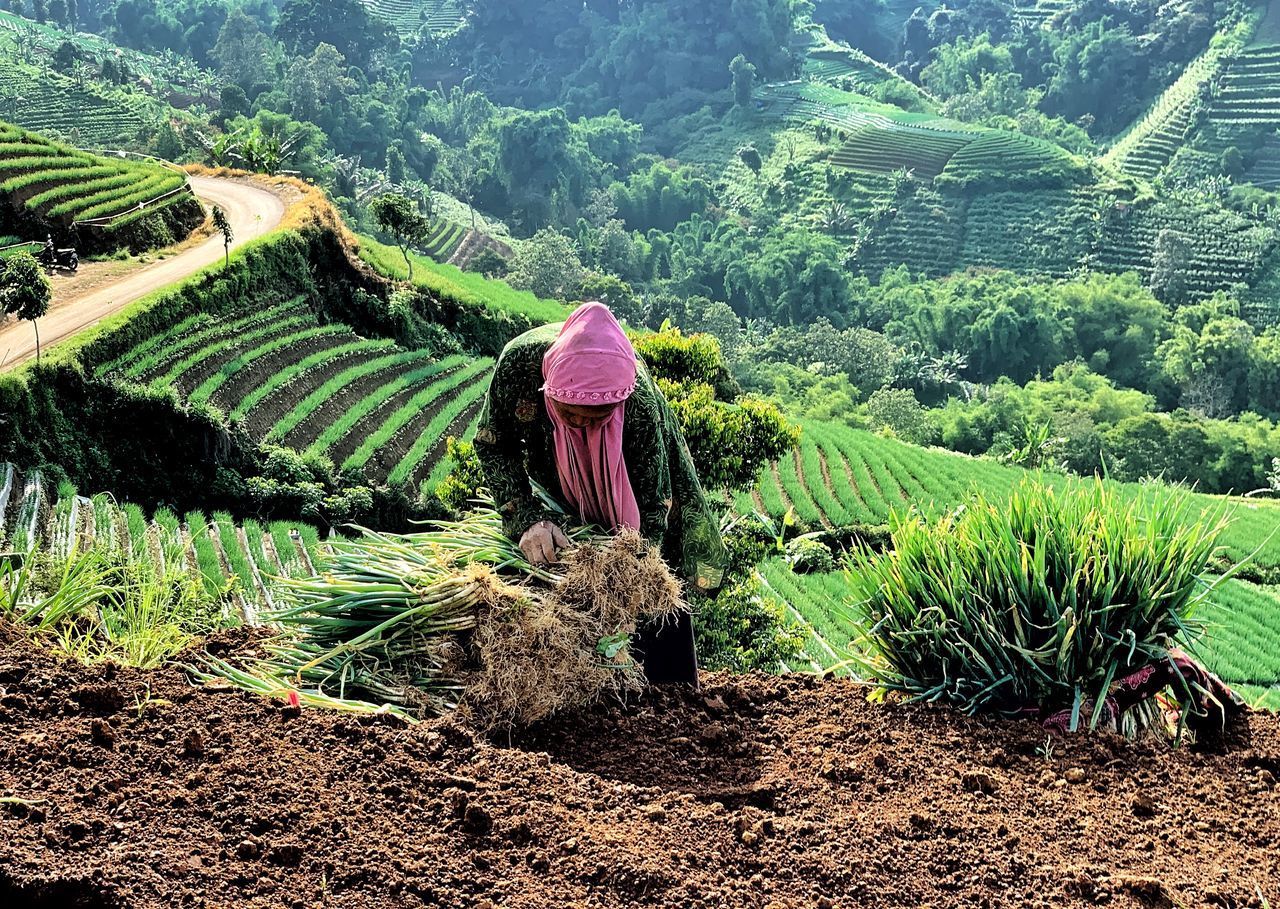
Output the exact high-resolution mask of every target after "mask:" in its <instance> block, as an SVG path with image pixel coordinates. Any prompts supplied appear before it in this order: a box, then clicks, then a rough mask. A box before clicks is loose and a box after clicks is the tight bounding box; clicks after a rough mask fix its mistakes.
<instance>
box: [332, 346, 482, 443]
mask: <svg viewBox="0 0 1280 909" xmlns="http://www.w3.org/2000/svg"><path fill="white" fill-rule="evenodd" d="M464 362H466V358H465V357H460V356H456V355H455V356H451V357H445V358H444V359H443V360H437V361H435V362H432V363H428V364H426V365H425V366H420V367H418V368H417V369H411V370H409V371H408V372H404V373H401V374H400V375H398V376H396V377H395V378H394V379H393V380H392V381H390V382H388V383H387V384H386V385H383V386H382V387H381V388H379V389H377V390H376V391H374V392H372V393H370V394H368V395H365V396H364V397H363V398H362V399H360V400H359V401H357V402H356V403H355V404H353V405H352V406H351V407H350V408H348V409H347V410H346V412H344V413H343V415H342V416H341V417H339V418H338V419H337V420H335V421H334V422H333V423H331V424H329V426H327V427H326V428H325V431H324V432H323V433H321V434H320V437H319V438H318V439H316V441H315V442H313V443H312V444H311V446H310V448H309V450H310V451H313V452H316V453H318V454H323V453H325V452H326V451H328V450H329V449H330V448H332V447H333V446H334V445H336V444H337V443H338V441H339V440H340V439H341V438H342V437H343V436H345V435H346V434H347V433H348V432H350V431H351V429H352V428H353V427H354V426H355V425H356V424H357V423H359V422H360V421H361V420H363V419H364V418H365V417H367V416H368V415H369V414H371V413H373V412H374V411H375V410H377V409H378V406H379V405H381V404H382V403H383V402H385V401H387V400H388V399H390V398H392V397H394V396H395V395H397V394H399V393H400V392H402V391H404V390H406V389H408V388H412V387H413V386H414V385H416V384H417V383H419V382H422V381H424V380H426V379H430V378H432V377H433V376H436V375H439V374H440V373H444V372H447V371H450V370H455V369H457V368H458V367H460V366H461V365H462V364H463V363H464Z"/></svg>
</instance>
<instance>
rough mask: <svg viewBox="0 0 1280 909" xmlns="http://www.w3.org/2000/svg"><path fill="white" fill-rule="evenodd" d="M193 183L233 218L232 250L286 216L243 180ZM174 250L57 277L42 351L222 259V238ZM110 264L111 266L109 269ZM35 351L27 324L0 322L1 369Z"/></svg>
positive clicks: (43, 325) (281, 206) (275, 199)
mask: <svg viewBox="0 0 1280 909" xmlns="http://www.w3.org/2000/svg"><path fill="white" fill-rule="evenodd" d="M190 180H191V187H192V189H194V190H195V193H196V195H197V196H198V197H199V198H200V200H201V201H202V202H204V204H205V205H206V207H209V206H213V205H217V206H219V207H220V208H221V209H222V210H223V211H225V212H226V213H227V218H228V219H229V220H230V221H231V226H232V232H233V234H234V235H235V241H234V242H233V243H232V244H231V247H232V249H234V248H235V247H237V246H239V245H240V244H242V243H244V242H246V241H248V240H252V239H253V238H254V237H259V236H261V235H262V234H264V233H267V232H268V231H270V230H273V229H275V228H276V227H277V226H278V225H279V224H280V221H281V220H282V219H283V218H284V213H285V202H284V200H283V199H281V198H280V196H278V195H276V194H275V193H273V192H271V191H270V190H269V189H267V188H265V187H263V186H258V185H254V184H251V183H249V182H247V181H245V180H234V179H227V178H225V177H197V176H192V177H191V178H190ZM177 250H178V251H177V252H175V253H173V254H172V255H170V256H168V257H167V258H164V259H160V260H158V261H155V262H153V263H151V264H149V265H138V264H137V263H133V264H132V266H133V267H130V266H129V265H128V264H126V265H124V266H123V269H121V268H120V267H119V264H118V263H102V264H101V267H99V263H86V264H85V265H84V266H82V267H81V269H80V271H79V272H78V273H77V274H76V275H75V276H72V277H66V278H55V279H54V294H53V303H52V305H51V306H50V307H49V313H48V315H46V316H45V317H44V318H43V319H41V320H40V321H39V323H38V324H39V327H40V346H41V350H44V351H47V350H48V349H49V348H51V347H52V346H53V345H54V344H57V343H58V342H59V341H64V340H66V339H67V338H69V337H71V336H72V335H74V334H76V333H77V332H79V331H81V330H83V329H85V328H88V327H89V326H91V325H96V324H97V323H99V322H101V321H102V320H103V319H105V318H106V317H107V316H110V315H113V314H114V313H116V312H119V311H120V310H121V309H123V308H124V307H125V306H127V305H128V304H130V303H132V302H133V301H134V300H137V299H139V298H141V297H145V296H146V295H147V294H149V293H152V292H153V291H156V290H159V289H160V288H162V287H165V286H167V285H169V284H173V283H175V282H177V281H181V280H182V279H183V278H185V277H187V276H188V275H191V274H194V273H195V272H197V271H199V270H200V269H202V268H204V267H205V266H206V265H210V264H212V263H214V262H217V261H218V260H219V259H221V258H222V255H223V249H222V236H221V235H214V236H211V237H209V238H208V239H206V240H199V239H196V240H194V241H193V240H188V241H187V242H186V243H184V244H182V245H180V246H179V247H177ZM113 266H114V267H113ZM35 355H36V338H35V332H34V331H33V330H32V328H31V325H29V324H28V323H26V322H16V321H15V322H11V323H8V324H5V325H0V370H5V369H11V368H13V367H14V366H16V365H18V364H19V363H22V362H25V361H26V360H29V359H31V358H33V357H34V356H35Z"/></svg>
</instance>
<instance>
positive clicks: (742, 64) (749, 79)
mask: <svg viewBox="0 0 1280 909" xmlns="http://www.w3.org/2000/svg"><path fill="white" fill-rule="evenodd" d="M729 72H730V73H732V74H733V103H734V104H736V105H738V107H740V108H742V109H743V110H749V109H750V108H751V91H752V89H754V88H755V85H756V68H755V67H754V66H752V65H751V64H750V63H749V62H747V58H746V57H745V56H744V55H743V54H738V56H736V57H734V58H733V59H732V60H731V61H730V62H729Z"/></svg>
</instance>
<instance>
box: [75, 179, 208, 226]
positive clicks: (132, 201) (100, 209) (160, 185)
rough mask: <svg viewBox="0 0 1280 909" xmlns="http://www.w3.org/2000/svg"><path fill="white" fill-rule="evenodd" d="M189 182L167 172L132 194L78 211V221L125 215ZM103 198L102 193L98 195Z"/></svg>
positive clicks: (146, 182)
mask: <svg viewBox="0 0 1280 909" xmlns="http://www.w3.org/2000/svg"><path fill="white" fill-rule="evenodd" d="M186 182H187V178H186V177H184V176H182V175H181V174H176V173H173V172H171V171H166V172H164V173H162V174H157V175H155V176H153V177H149V178H147V179H146V180H143V181H142V182H141V183H139V184H138V185H137V187H136V188H135V189H134V190H133V191H132V192H130V193H126V194H124V195H114V196H111V197H110V198H107V199H105V200H104V201H102V202H99V203H98V204H96V205H93V206H90V207H87V208H81V209H78V210H76V212H75V214H76V220H77V221H92V220H94V219H96V218H103V217H106V216H108V215H114V214H123V213H125V212H127V211H128V210H129V209H131V208H133V207H135V206H138V205H143V204H145V203H147V202H151V201H153V200H156V199H158V198H159V197H160V196H163V195H165V194H166V193H170V192H176V191H177V190H179V189H181V188H182V187H183V186H184V185H185V184H186ZM98 195H99V196H102V195H103V194H102V193H99V194H98Z"/></svg>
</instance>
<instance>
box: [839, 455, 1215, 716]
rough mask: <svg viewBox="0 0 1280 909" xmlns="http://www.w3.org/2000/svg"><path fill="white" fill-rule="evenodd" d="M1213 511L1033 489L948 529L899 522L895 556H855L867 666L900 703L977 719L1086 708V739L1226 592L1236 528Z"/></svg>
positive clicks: (969, 512) (965, 510)
mask: <svg viewBox="0 0 1280 909" xmlns="http://www.w3.org/2000/svg"><path fill="white" fill-rule="evenodd" d="M1197 507H1198V506H1193V504H1192V502H1191V499H1190V496H1189V495H1188V494H1185V493H1184V494H1174V495H1170V494H1166V495H1164V496H1161V497H1159V498H1157V497H1154V496H1152V495H1150V494H1149V493H1144V494H1139V495H1137V496H1136V497H1134V498H1131V499H1129V500H1128V501H1125V500H1122V499H1121V498H1120V497H1119V494H1118V493H1117V491H1116V490H1115V488H1113V487H1110V486H1106V485H1104V484H1103V483H1102V482H1101V481H1096V482H1094V483H1093V484H1091V485H1081V486H1079V487H1076V488H1073V489H1072V490H1070V491H1069V492H1065V493H1064V492H1055V491H1054V490H1053V489H1052V488H1050V487H1048V486H1046V485H1044V484H1043V483H1042V482H1039V481H1032V480H1025V481H1023V483H1022V484H1021V485H1020V486H1018V487H1017V488H1015V489H1014V491H1013V494H1012V496H1011V497H1010V498H1009V499H1008V500H1007V501H1000V500H993V501H988V500H987V499H986V498H984V497H982V496H977V497H975V498H974V499H973V500H972V501H971V502H970V503H969V504H967V505H965V506H964V507H962V508H959V509H957V510H956V511H955V512H953V513H952V514H950V515H948V516H946V517H943V518H942V519H940V520H938V521H936V522H934V523H925V521H924V520H923V519H922V518H921V517H919V516H918V515H916V514H909V515H907V516H905V517H904V516H899V515H895V517H894V519H893V523H892V525H891V531H892V535H893V550H892V551H890V552H887V553H885V554H883V555H875V554H873V553H871V552H870V551H869V550H868V549H866V548H863V549H861V550H859V551H855V552H854V553H853V554H852V555H851V556H850V558H849V565H848V568H849V573H850V587H851V590H852V592H853V597H854V606H855V611H856V619H857V623H858V625H859V630H860V641H859V645H860V648H859V649H860V651H861V652H860V653H859V655H858V656H856V657H855V658H854V661H855V662H856V663H859V664H861V666H862V668H863V670H864V671H865V672H866V673H867V674H868V675H869V677H870V678H872V679H873V680H874V681H875V682H877V683H878V684H879V685H880V686H881V687H882V689H885V690H893V691H901V692H905V693H906V694H908V695H911V696H912V697H914V698H920V699H925V700H929V701H931V702H944V703H949V704H952V705H954V706H956V707H959V708H960V709H962V710H964V711H966V712H975V711H979V710H993V711H1000V712H1005V713H1009V714H1014V713H1018V712H1020V711H1022V710H1024V709H1026V708H1029V707H1031V708H1039V709H1040V710H1043V711H1053V710H1063V709H1071V710H1072V711H1073V720H1072V724H1073V726H1074V725H1075V724H1076V723H1077V722H1078V719H1079V716H1080V714H1081V710H1082V707H1084V706H1085V703H1086V701H1088V700H1092V701H1093V702H1097V701H1098V700H1099V699H1100V697H1101V696H1103V695H1105V693H1106V692H1107V690H1108V689H1109V687H1110V685H1111V683H1112V682H1113V681H1116V680H1118V679H1119V678H1121V677H1123V676H1124V675H1126V674H1128V673H1130V672H1133V671H1136V670H1138V669H1140V668H1142V667H1144V666H1147V665H1149V664H1151V663H1154V662H1158V661H1160V660H1163V659H1164V658H1166V657H1168V655H1169V652H1170V649H1171V648H1172V647H1174V646H1175V644H1176V642H1177V641H1178V639H1179V638H1180V637H1182V636H1183V635H1184V634H1186V633H1187V631H1188V628H1189V626H1190V625H1191V623H1192V615H1193V613H1194V612H1195V609H1196V607H1197V606H1198V605H1199V604H1200V603H1201V602H1202V601H1203V600H1204V599H1205V598H1206V597H1207V596H1208V594H1209V593H1210V592H1211V591H1212V589H1213V588H1214V587H1215V586H1216V583H1215V582H1209V581H1208V580H1207V579H1206V574H1207V572H1208V571H1209V570H1210V568H1211V564H1212V560H1213V556H1214V554H1215V541H1216V539H1217V536H1218V534H1219V532H1220V531H1221V530H1222V529H1223V528H1224V526H1225V524H1226V521H1225V518H1224V517H1223V516H1222V515H1221V513H1220V514H1219V515H1218V516H1217V517H1216V518H1214V519H1212V520H1204V521H1203V522H1202V521H1201V520H1194V519H1193V516H1195V515H1197V514H1198V511H1196V510H1194V509H1195V508H1197ZM1189 693H1190V692H1188V691H1183V692H1177V694H1178V695H1179V696H1180V697H1184V696H1187V695H1189ZM1100 715H1101V711H1098V712H1097V713H1096V714H1095V718H1094V722H1095V723H1096V722H1097V718H1098V716H1100ZM1122 719H1123V718H1122ZM1131 719H1132V718H1131Z"/></svg>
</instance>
